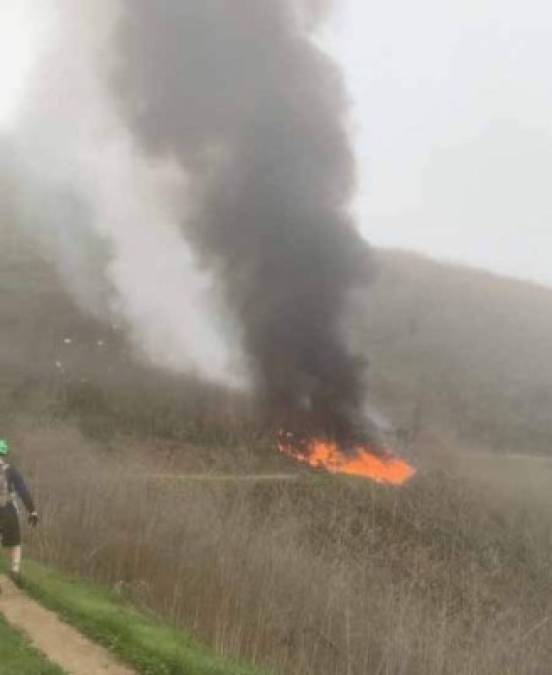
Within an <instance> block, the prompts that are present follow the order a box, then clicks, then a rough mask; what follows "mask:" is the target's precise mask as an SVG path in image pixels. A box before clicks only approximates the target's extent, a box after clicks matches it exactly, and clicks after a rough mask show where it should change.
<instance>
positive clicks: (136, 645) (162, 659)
mask: <svg viewBox="0 0 552 675" xmlns="http://www.w3.org/2000/svg"><path fill="white" fill-rule="evenodd" d="M25 581H26V589H27V590H28V592H29V594H30V595H32V596H34V597H35V598H36V599H37V600H39V601H40V602H42V603H43V604H44V605H45V606H47V607H49V608H50V609H52V610H54V611H56V612H57V613H58V614H60V615H61V616H62V618H64V619H65V620H67V621H69V622H70V623H72V624H73V625H75V626H76V627H77V628H78V629H79V630H81V631H82V633H83V634H84V635H87V636H88V637H89V638H91V639H93V640H95V641H97V642H99V643H100V644H103V645H105V646H106V647H108V648H109V649H111V650H112V651H113V652H114V653H115V654H116V655H117V656H119V657H120V658H121V659H122V660H123V661H125V662H127V663H129V664H131V665H132V666H134V667H135V668H136V669H137V670H138V672H140V673H144V674H146V675H255V674H256V673H257V674H258V673H259V671H257V670H254V669H252V668H248V667H245V666H241V665H238V664H235V663H232V662H230V661H227V660H223V659H221V658H218V657H216V656H213V655H212V654H211V653H209V652H208V651H207V650H206V649H205V648H203V647H201V646H200V645H198V644H197V643H196V642H194V641H193V640H191V639H190V638H188V637H187V636H185V635H184V634H183V633H182V632H180V631H177V630H175V629H172V628H170V627H168V626H166V625H162V624H160V623H159V622H158V621H155V620H154V619H152V618H147V617H146V616H144V615H142V614H139V613H138V612H136V611H135V610H133V609H132V608H130V607H128V606H125V605H124V604H123V603H122V601H121V599H120V598H118V597H117V596H116V595H115V594H114V593H111V592H109V591H107V590H105V589H103V588H101V587H98V586H94V585H92V584H87V583H83V582H81V581H77V580H75V579H70V578H68V577H64V576H62V575H60V574H59V573H56V572H54V571H52V570H49V569H46V568H45V567H44V566H42V565H39V564H37V563H33V562H30V561H28V562H26V565H25ZM33 672H34V671H33ZM45 672H46V671H45Z"/></svg>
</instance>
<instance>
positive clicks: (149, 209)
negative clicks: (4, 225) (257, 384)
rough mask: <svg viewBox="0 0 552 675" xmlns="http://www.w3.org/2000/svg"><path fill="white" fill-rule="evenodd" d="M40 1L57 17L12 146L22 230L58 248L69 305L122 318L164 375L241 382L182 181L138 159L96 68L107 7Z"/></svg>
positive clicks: (110, 17) (113, 15) (110, 22)
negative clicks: (186, 218) (184, 224)
mask: <svg viewBox="0 0 552 675" xmlns="http://www.w3.org/2000/svg"><path fill="white" fill-rule="evenodd" d="M44 4H48V5H49V6H50V10H51V16H52V17H53V18H54V19H55V20H54V21H53V22H52V29H51V30H50V33H49V36H48V39H47V40H46V42H45V44H44V46H43V51H42V54H41V58H40V62H39V64H38V65H37V67H36V68H35V72H34V75H33V80H32V85H31V87H30V90H29V92H28V95H27V98H26V102H25V106H24V110H23V113H22V115H21V116H20V121H19V124H18V127H17V130H16V138H15V145H16V148H17V154H18V160H19V166H20V176H21V177H22V180H21V185H22V190H21V193H20V194H21V196H22V199H21V207H22V209H23V211H24V213H25V220H26V222H27V223H29V224H30V225H31V227H32V228H33V230H34V231H35V232H36V233H37V234H38V236H40V237H41V239H42V241H43V243H45V244H46V245H48V246H49V247H50V249H51V250H55V253H56V256H57V259H58V263H59V266H60V270H61V273H62V275H63V277H64V278H65V280H66V282H67V285H68V287H69V289H70V290H71V291H72V292H73V294H74V295H75V297H76V299H77V300H78V302H79V303H80V304H81V305H82V306H83V307H85V308H86V309H87V310H88V311H91V312H94V313H95V314H104V315H110V317H111V318H113V317H119V316H122V317H123V319H124V320H125V322H126V323H127V324H128V325H129V326H130V329H131V333H132V335H133V339H134V344H135V347H136V349H137V350H138V351H139V352H140V353H141V354H142V355H144V356H146V357H147V358H149V359H150V360H151V361H152V362H153V363H155V364H157V365H160V366H163V367H167V368H170V369H172V370H176V371H189V370H195V371H196V372H198V373H200V374H202V375H204V376H207V377H209V378H212V379H216V380H223V381H229V380H232V381H234V382H235V381H237V380H239V379H240V378H241V375H240V369H239V367H236V366H235V365H231V364H232V360H233V363H234V364H236V363H238V362H240V361H241V359H239V358H238V355H237V354H236V352H237V351H238V350H237V349H236V348H235V344H236V340H232V339H229V337H230V334H231V333H233V332H234V329H233V326H231V325H228V322H229V319H227V318H226V319H225V318H224V317H223V314H222V313H221V312H220V311H217V312H215V311H214V310H215V307H214V306H215V295H216V294H215V292H214V289H213V287H212V281H211V278H210V277H209V275H208V274H207V273H206V272H204V271H202V270H200V269H199V268H198V266H197V264H196V263H195V261H194V258H193V256H192V253H191V251H190V249H189V247H188V245H187V244H186V242H185V241H184V239H183V238H182V236H181V234H180V230H179V228H178V222H177V216H176V214H177V213H178V214H179V215H178V218H182V213H183V211H184V212H185V209H183V207H184V206H185V195H186V182H185V176H183V174H182V172H181V171H180V170H177V169H176V167H175V166H173V165H171V163H170V162H166V163H164V164H162V165H158V166H152V164H151V162H145V161H144V160H143V159H142V157H141V156H140V153H139V152H138V151H137V150H136V148H135V147H134V146H133V142H132V140H131V138H130V137H129V135H128V133H127V132H126V130H125V129H124V127H123V125H122V124H121V123H120V121H119V119H118V116H117V114H116V112H115V110H114V107H113V105H112V102H111V97H110V96H109V94H108V91H107V90H106V86H105V79H104V78H103V77H102V75H101V72H100V68H101V67H102V66H103V63H102V60H103V52H102V46H103V45H105V44H106V42H107V40H108V38H109V34H110V31H111V30H112V28H113V26H114V23H115V21H116V19H117V10H116V5H115V4H114V3H113V2H112V1H111V0H95V1H94V3H74V2H72V1H71V0H48V3H44ZM42 11H44V5H43V6H42ZM102 256H103V257H102ZM223 321H226V322H227V325H224V324H223ZM223 330H224V333H225V334H224V337H221V333H222V331H223ZM230 345H234V347H230Z"/></svg>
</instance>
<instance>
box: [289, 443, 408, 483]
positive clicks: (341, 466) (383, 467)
mask: <svg viewBox="0 0 552 675" xmlns="http://www.w3.org/2000/svg"><path fill="white" fill-rule="evenodd" d="M278 448H279V450H280V452H282V453H283V454H284V455H287V456H289V457H292V458H293V459H295V460H297V461H298V462H302V463H304V464H308V465H309V466H311V467H313V468H316V469H324V470H326V471H328V472H329V473H337V474H345V475H349V476H359V477H362V478H367V479H370V480H373V481H375V482H377V483H386V484H389V485H404V484H405V483H407V482H408V481H409V480H410V479H411V478H412V477H413V476H414V475H415V473H416V469H415V468H414V467H413V466H411V465H410V464H408V462H406V461H405V460H403V459H400V458H399V457H396V456H395V455H394V454H392V453H391V452H389V451H384V452H382V453H381V454H375V453H374V452H372V451H371V450H370V449H369V447H367V446H365V445H357V446H355V447H354V449H353V451H352V452H351V453H346V452H344V451H343V450H342V449H341V448H340V447H339V445H338V444H337V443H336V442H333V441H325V440H320V439H310V440H304V439H301V440H300V439H299V438H298V437H297V436H296V435H295V434H292V433H286V432H281V433H280V435H279V442H278Z"/></svg>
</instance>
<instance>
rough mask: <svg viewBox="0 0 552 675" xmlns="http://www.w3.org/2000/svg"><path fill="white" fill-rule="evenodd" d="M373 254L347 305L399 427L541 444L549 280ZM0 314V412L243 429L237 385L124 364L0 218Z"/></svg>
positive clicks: (221, 434) (181, 435)
mask: <svg viewBox="0 0 552 675" xmlns="http://www.w3.org/2000/svg"><path fill="white" fill-rule="evenodd" d="M378 261H379V273H378V275H377V276H376V279H375V281H374V283H373V284H372V286H371V287H370V289H369V290H368V291H366V292H363V294H362V297H360V298H359V299H358V301H357V305H356V308H355V311H354V312H353V324H354V325H353V337H354V340H355V342H356V344H357V345H358V348H359V350H360V351H361V352H363V353H364V354H366V355H367V356H368V358H369V359H370V363H371V369H370V381H369V385H370V392H371V394H372V397H373V399H374V400H375V402H376V403H378V404H379V405H381V406H382V407H383V408H384V409H385V410H387V411H388V412H389V415H390V417H391V419H392V420H393V421H394V422H396V424H397V425H398V426H399V427H401V428H402V429H403V430H406V431H407V432H409V433H410V434H413V433H415V432H417V431H420V430H422V431H423V430H427V429H435V428H441V429H442V430H444V431H450V432H452V433H454V434H456V435H457V436H458V437H459V438H460V439H461V440H463V441H466V442H467V443H469V444H471V445H481V446H482V447H486V448H492V449H493V450H498V451H501V452H527V453H532V454H539V453H540V454H549V453H550V448H551V447H552V423H551V421H550V415H549V409H550V405H552V393H551V392H552V360H550V358H549V344H550V337H551V336H552V291H551V290H549V289H546V288H543V287H539V286H536V285H534V284H529V283H524V282H521V281H515V280H512V279H506V278H501V277H497V276H493V275H491V274H487V273H484V272H481V271H477V270H473V269H468V268H464V267H457V266H453V265H445V264H439V263H436V262H434V261H431V260H429V259H425V258H422V257H419V256H416V255H413V254H409V253H400V252H393V251H379V252H378ZM0 318H1V319H2V333H1V334H0V368H2V372H3V382H2V384H0V422H1V421H2V418H4V417H5V416H6V417H8V419H9V417H11V416H15V415H16V414H17V413H20V412H21V411H25V410H29V409H31V408H32V414H33V416H35V417H36V410H37V406H38V407H40V406H41V405H42V407H44V406H46V408H47V411H48V414H51V415H54V416H57V417H59V416H63V417H67V416H69V417H71V418H73V419H77V420H78V422H79V426H80V427H81V428H82V429H83V430H84V431H85V433H86V434H87V435H89V436H95V437H97V438H99V439H100V440H108V439H109V438H110V435H111V434H112V433H113V432H114V431H123V432H132V433H135V434H139V435H141V436H142V437H144V436H145V435H150V436H152V437H161V436H164V437H168V438H170V439H173V440H177V441H187V442H192V443H195V444H205V443H210V444H211V445H212V444H217V445H220V444H222V443H223V442H226V443H227V442H228V441H229V440H230V441H231V442H233V443H234V444H235V442H236V441H238V442H239V439H240V438H242V439H243V437H244V434H245V433H246V432H247V430H248V427H247V423H246V418H247V413H246V410H245V408H244V402H243V401H240V400H238V399H237V397H235V396H229V395H227V392H224V391H222V390H218V389H217V388H215V387H208V386H207V385H205V384H204V383H197V382H193V381H191V380H190V379H189V378H182V377H180V378H179V377H172V376H170V375H168V374H166V373H165V374H162V373H159V372H155V371H153V370H151V369H148V368H147V367H145V366H143V365H142V366H139V365H137V364H136V363H133V364H132V368H129V356H130V354H129V348H128V345H127V344H126V341H125V336H124V332H121V331H119V330H116V329H114V328H113V327H112V326H110V325H109V324H104V323H102V322H101V321H98V320H95V319H93V318H91V317H90V316H88V315H86V314H85V313H83V312H82V311H80V310H79V309H78V308H77V307H76V306H75V304H74V303H73V302H72V300H71V298H70V297H69V296H68V294H67V292H66V291H64V290H63V285H62V283H61V282H60V279H59V278H58V275H57V274H56V271H55V269H54V267H53V266H52V264H51V262H49V261H48V260H47V259H45V258H44V257H43V256H39V255H38V254H37V252H36V251H35V250H34V249H33V247H32V246H31V244H30V243H29V242H25V241H24V240H21V239H20V237H18V235H17V232H15V231H13V230H12V232H11V234H9V236H8V234H6V233H5V232H4V233H2V232H1V231H0ZM67 337H70V339H71V342H70V343H66V342H65V339H66V338H67ZM98 344H101V347H98ZM57 362H59V363H61V364H62V366H63V369H60V368H59V367H58V366H57V365H56V363H57ZM244 413H245V414H244Z"/></svg>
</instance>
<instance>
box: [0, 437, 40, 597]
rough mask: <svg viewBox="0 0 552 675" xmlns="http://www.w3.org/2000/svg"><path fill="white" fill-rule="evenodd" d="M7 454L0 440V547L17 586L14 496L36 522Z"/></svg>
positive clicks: (18, 552) (17, 537)
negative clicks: (6, 558) (5, 550)
mask: <svg viewBox="0 0 552 675" xmlns="http://www.w3.org/2000/svg"><path fill="white" fill-rule="evenodd" d="M9 454H10V447H9V445H8V442H7V441H5V440H3V439H0V536H1V538H2V546H3V547H4V548H5V549H7V550H8V551H9V556H10V577H11V579H12V581H13V582H14V583H15V584H17V585H20V583H21V579H20V575H21V525H20V522H19V509H18V506H17V501H16V497H19V499H20V500H21V501H22V502H23V505H24V506H25V509H26V510H27V514H28V515H27V519H28V522H29V525H31V527H36V525H38V514H37V512H36V508H35V505H34V501H33V498H32V496H31V493H30V492H29V490H28V489H27V486H26V484H25V481H24V480H23V477H22V475H21V474H20V473H19V471H18V470H17V469H16V468H15V467H14V466H13V465H12V464H9V463H8V455H9Z"/></svg>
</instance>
